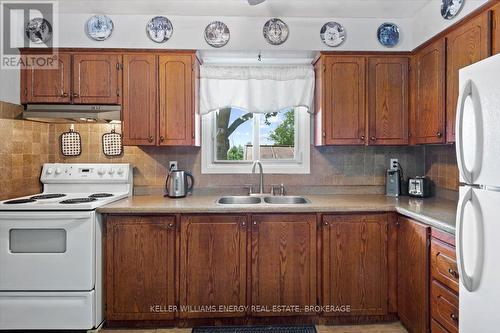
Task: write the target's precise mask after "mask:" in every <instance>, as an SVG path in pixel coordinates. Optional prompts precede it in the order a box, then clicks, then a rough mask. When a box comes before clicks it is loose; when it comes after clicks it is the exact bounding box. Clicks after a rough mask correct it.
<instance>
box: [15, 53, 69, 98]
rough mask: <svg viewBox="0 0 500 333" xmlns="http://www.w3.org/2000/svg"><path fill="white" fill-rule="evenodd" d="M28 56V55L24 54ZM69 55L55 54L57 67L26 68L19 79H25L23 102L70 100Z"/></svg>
mask: <svg viewBox="0 0 500 333" xmlns="http://www.w3.org/2000/svg"><path fill="white" fill-rule="evenodd" d="M26 56H27V57H29V56H30V55H26ZM70 75H71V55H69V54H64V53H60V54H58V55H57V68H54V69H47V68H38V69H37V68H27V69H25V70H23V76H21V80H25V82H24V83H22V84H21V85H22V86H24V91H21V93H24V96H22V98H21V100H22V101H23V103H69V102H70V85H71V83H70Z"/></svg>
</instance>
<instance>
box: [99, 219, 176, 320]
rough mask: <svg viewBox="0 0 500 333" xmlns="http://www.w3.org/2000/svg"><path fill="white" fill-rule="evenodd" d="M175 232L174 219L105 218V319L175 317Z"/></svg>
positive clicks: (159, 318)
mask: <svg viewBox="0 0 500 333" xmlns="http://www.w3.org/2000/svg"><path fill="white" fill-rule="evenodd" d="M175 230H176V223H175V217H174V216H162V217H157V216H154V217H153V216H111V217H108V219H107V222H106V237H105V245H106V247H105V251H106V258H105V263H106V269H105V272H106V279H105V295H106V296H105V299H106V311H105V314H106V319H107V320H168V319H173V318H174V314H175V311H168V307H169V306H174V305H175V291H174V290H175V289H174V277H175V264H174V259H175V253H176V251H175V235H176V231H175Z"/></svg>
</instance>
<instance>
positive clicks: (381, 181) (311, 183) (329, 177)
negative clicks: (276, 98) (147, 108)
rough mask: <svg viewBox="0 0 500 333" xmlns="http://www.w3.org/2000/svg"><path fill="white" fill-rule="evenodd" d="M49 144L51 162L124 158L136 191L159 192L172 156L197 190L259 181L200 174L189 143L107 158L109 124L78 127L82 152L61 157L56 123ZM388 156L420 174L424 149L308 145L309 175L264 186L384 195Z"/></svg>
mask: <svg viewBox="0 0 500 333" xmlns="http://www.w3.org/2000/svg"><path fill="white" fill-rule="evenodd" d="M54 128H55V134H54V136H52V138H53V142H52V143H51V144H52V145H53V146H54V147H55V149H56V153H55V162H111V163H113V162H128V163H132V164H133V165H134V167H135V169H134V183H135V187H136V193H138V194H142V193H162V192H163V186H164V182H165V178H166V170H167V167H168V161H171V160H176V161H178V163H179V168H182V169H186V170H191V171H192V172H193V175H194V176H195V178H196V187H197V189H198V191H199V192H200V190H201V189H202V190H201V192H206V191H207V190H210V191H215V192H218V191H226V192H228V191H229V192H231V193H241V194H243V192H242V191H243V186H244V185H245V184H254V185H256V184H257V182H258V180H257V179H258V177H257V176H256V175H251V174H250V167H249V174H248V175H202V174H201V155H200V148H189V147H178V148H174V147H162V148H157V147H142V148H140V147H125V149H124V155H123V156H121V157H117V158H116V157H115V158H108V157H105V156H104V155H103V153H102V147H101V145H100V141H101V136H102V134H103V133H105V132H107V131H110V130H111V128H112V125H95V124H92V125H86V124H83V125H76V127H75V130H76V131H78V132H80V134H81V136H82V141H83V149H82V155H81V156H79V157H76V158H74V157H72V158H68V157H64V156H62V155H61V154H60V152H59V143H58V138H59V136H60V134H61V133H62V132H65V131H67V130H68V125H59V124H58V125H55V126H54ZM391 157H396V158H399V159H400V163H401V164H402V165H403V167H404V169H405V174H406V175H409V176H415V175H422V174H423V173H424V165H423V162H422V161H423V160H424V148H423V147H322V148H314V147H313V148H312V149H311V174H309V175H300V176H296V177H294V176H293V175H292V176H290V175H265V184H267V185H271V184H280V183H284V184H285V185H286V187H287V189H288V191H289V193H298V192H299V193H308V191H312V187H314V191H321V192H324V193H339V192H340V193H346V192H347V193H353V192H362V193H383V192H384V190H385V189H384V185H385V170H386V169H387V165H388V163H389V159H390V158H391Z"/></svg>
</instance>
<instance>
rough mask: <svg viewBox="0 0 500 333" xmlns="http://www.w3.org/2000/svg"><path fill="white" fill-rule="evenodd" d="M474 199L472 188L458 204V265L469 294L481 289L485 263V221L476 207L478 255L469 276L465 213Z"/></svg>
mask: <svg viewBox="0 0 500 333" xmlns="http://www.w3.org/2000/svg"><path fill="white" fill-rule="evenodd" d="M472 199H473V191H472V188H469V189H467V192H466V193H465V195H464V196H463V198H462V199H461V200H460V202H459V203H458V212H457V231H456V232H457V234H456V244H457V264H458V271H459V275H460V281H461V282H462V284H463V285H464V287H465V289H467V291H469V292H474V291H475V290H477V288H478V287H479V284H480V282H481V275H482V271H483V262H484V232H483V231H484V229H483V225H482V224H483V222H482V221H483V220H482V214H481V213H480V212H479V211H478V210H477V208H476V207H475V206H473V209H474V215H475V220H476V224H477V227H478V229H477V243H476V244H477V245H476V246H477V255H476V258H475V263H476V265H475V269H474V274H473V275H472V276H470V275H468V274H467V272H466V271H465V262H464V248H463V227H464V211H465V206H466V204H467V203H468V202H472Z"/></svg>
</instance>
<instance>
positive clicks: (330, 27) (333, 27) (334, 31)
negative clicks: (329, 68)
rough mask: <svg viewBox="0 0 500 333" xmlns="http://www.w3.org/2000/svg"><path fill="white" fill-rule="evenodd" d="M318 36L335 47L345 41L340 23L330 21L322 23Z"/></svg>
mask: <svg viewBox="0 0 500 333" xmlns="http://www.w3.org/2000/svg"><path fill="white" fill-rule="evenodd" d="M319 36H320V37H321V40H322V41H323V43H325V44H326V45H328V46H331V47H336V46H339V45H340V44H342V43H343V42H344V41H345V38H346V32H345V29H344V27H343V26H342V24H340V23H337V22H333V21H332V22H328V23H325V25H323V27H322V28H321V30H320V32H319Z"/></svg>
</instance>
